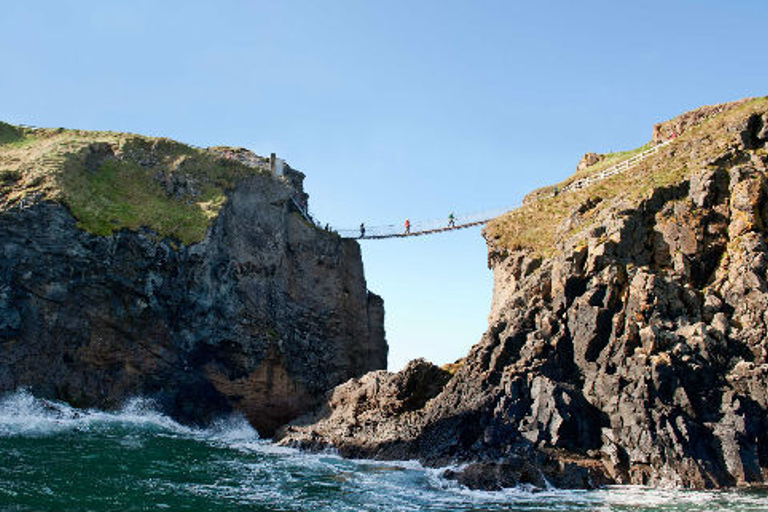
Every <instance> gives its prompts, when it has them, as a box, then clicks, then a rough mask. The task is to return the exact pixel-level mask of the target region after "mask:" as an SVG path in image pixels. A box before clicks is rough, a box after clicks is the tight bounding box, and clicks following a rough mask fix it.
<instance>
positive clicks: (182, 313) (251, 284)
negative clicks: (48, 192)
mask: <svg viewBox="0 0 768 512" xmlns="http://www.w3.org/2000/svg"><path fill="white" fill-rule="evenodd" d="M241 153H242V152H240V153H239V154H241ZM241 156H242V155H241ZM110 158H113V157H112V156H110ZM147 165H150V166H151V165H152V163H151V162H150V163H147ZM96 168H98V165H97V166H96ZM161 171H162V170H160V171H158V174H156V175H155V179H157V180H158V181H159V182H160V183H161V185H162V186H164V187H165V188H166V191H167V193H168V196H169V198H172V199H174V200H175V199H176V196H179V197H182V198H189V197H194V195H195V190H196V184H195V182H194V181H193V180H190V179H187V178H184V176H183V173H181V175H178V174H177V175H174V176H169V175H164V174H163V173H162V172H161ZM94 172H98V171H97V169H95V170H94ZM301 177H303V175H302V176H298V174H297V175H296V176H293V178H294V182H295V183H291V182H288V181H287V180H280V179H275V178H272V177H269V176H266V175H262V174H254V175H252V176H250V177H247V178H244V179H242V180H241V181H240V182H239V183H238V184H237V186H236V187H235V188H234V189H233V190H231V191H230V192H229V194H228V197H227V201H226V203H225V204H224V206H223V207H222V209H221V211H220V212H219V214H218V217H217V218H216V220H215V221H214V223H213V225H212V227H211V228H210V229H209V231H208V233H207V235H206V236H205V238H204V239H203V240H202V241H201V242H199V243H195V244H191V245H183V244H179V243H178V242H175V241H173V240H171V239H164V240H159V239H158V237H157V236H156V234H155V233H153V232H151V231H149V230H143V231H138V232H136V231H129V230H125V229H124V230H120V231H119V232H117V233H115V234H113V235H112V236H96V235H93V234H90V233H87V232H85V231H83V230H81V229H79V228H78V226H77V224H76V220H75V218H73V216H72V214H71V213H70V211H69V210H68V209H67V208H66V207H65V206H63V205H62V204H60V203H58V202H55V201H49V200H43V201H37V202H35V201H31V200H27V201H25V202H24V204H23V205H17V206H15V207H13V208H7V209H5V210H3V211H2V212H0V392H4V391H11V390H15V389H18V388H21V387H25V388H28V389H29V390H31V391H32V392H34V393H35V394H36V395H38V396H43V397H49V398H56V399H63V400H66V401H68V402H70V403H72V404H75V405H77V406H82V407H107V408H108V407H115V406H118V405H120V403H121V402H122V401H123V400H125V399H126V398H129V397H132V396H137V395H141V396H146V397H150V398H154V399H155V400H156V401H157V402H158V404H159V405H160V406H161V407H162V408H163V409H164V410H166V411H167V412H169V413H170V414H172V415H173V416H175V417H177V418H180V419H182V420H184V421H190V422H204V421H206V420H208V419H210V418H212V417H214V416H216V415H218V414H221V413H226V412H228V411H231V410H238V411H242V412H243V413H244V414H245V415H246V416H247V417H248V419H249V420H250V421H251V422H252V423H253V424H254V425H255V426H256V428H257V429H258V430H259V432H260V433H262V434H263V435H271V434H272V432H273V431H274V430H275V429H276V428H277V427H279V426H280V425H283V424H284V423H286V422H287V421H289V420H291V419H293V418H295V417H296V416H298V415H300V414H302V413H305V412H307V411H308V410H310V409H312V408H314V407H315V406H317V405H318V404H319V402H320V399H321V398H322V397H323V395H324V393H325V392H326V391H327V390H328V389H331V388H332V387H333V386H335V385H337V384H339V383H341V382H343V381H345V380H347V379H349V378H351V377H354V376H359V375H361V374H363V373H365V372H367V371H370V370H377V369H382V368H385V367H386V358H387V345H386V341H385V339H384V328H383V315H384V311H383V301H382V300H381V299H380V298H379V297H377V296H376V295H374V294H372V293H370V292H368V290H367V289H366V283H365V279H364V275H363V265H362V259H361V254H360V248H359V246H358V244H357V243H356V242H354V241H352V240H344V239H341V238H339V237H338V236H336V235H334V234H332V233H329V232H326V231H323V230H321V229H318V228H317V227H315V226H312V225H311V224H309V223H308V222H306V221H305V220H304V219H303V218H302V217H301V216H300V215H298V213H297V212H296V211H295V209H294V206H293V204H292V200H291V197H292V196H293V197H296V195H297V194H299V195H300V196H301V197H304V198H305V197H306V195H305V194H304V193H303V190H297V189H296V184H297V183H298V182H297V181H296V180H299V181H300V178H301ZM95 199H97V198H95Z"/></svg>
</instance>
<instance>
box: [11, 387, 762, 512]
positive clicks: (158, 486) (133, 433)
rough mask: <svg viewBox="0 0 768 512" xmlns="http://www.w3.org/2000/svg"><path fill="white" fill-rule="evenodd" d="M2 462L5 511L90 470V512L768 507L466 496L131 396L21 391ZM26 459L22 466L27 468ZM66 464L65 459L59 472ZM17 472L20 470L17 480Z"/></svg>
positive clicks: (718, 495)
mask: <svg viewBox="0 0 768 512" xmlns="http://www.w3.org/2000/svg"><path fill="white" fill-rule="evenodd" d="M58 436H62V438H61V439H60V438H59V437H58ZM4 445H5V448H3V446H4ZM3 450H5V451H3ZM18 454H23V455H24V456H23V457H18ZM3 457H5V458H6V466H8V468H6V469H8V471H6V472H5V473H3V468H2V467H0V512H4V511H5V510H8V509H4V508H3V507H2V504H3V503H4V501H3V500H4V499H6V500H8V499H13V500H16V501H18V500H20V499H24V498H25V497H26V498H28V499H29V503H32V504H35V507H32V508H29V509H23V508H22V509H13V510H43V509H45V510H58V509H62V508H56V507H59V505H61V504H63V503H66V502H67V501H66V500H68V499H69V500H71V499H72V496H71V495H69V494H67V493H71V492H72V491H71V489H72V488H73V482H74V483H75V484H77V483H81V484H82V486H81V487H82V488H84V489H89V490H90V489H91V486H93V485H94V484H93V473H92V472H91V470H93V471H96V472H97V473H98V474H101V475H102V478H101V482H100V484H99V485H100V487H94V488H93V490H92V492H91V491H89V492H90V494H84V495H83V496H82V498H81V499H82V500H86V501H87V500H90V501H87V502H88V503H92V504H93V506H92V507H91V508H92V509H93V510H114V505H115V503H117V502H114V500H115V499H118V498H116V497H115V496H124V499H125V505H126V506H127V505H129V504H131V503H135V502H137V500H149V501H151V502H152V503H153V508H164V507H168V506H170V507H174V506H175V507H177V508H190V507H192V508H194V507H198V509H201V508H200V507H201V506H202V505H201V504H205V506H204V507H202V509H221V510H241V509H242V510H246V509H250V507H253V506H267V505H268V506H269V507H272V509H279V510H301V511H310V510H311V511H313V512H316V511H318V512H319V511H328V512H331V511H333V512H360V511H374V510H375V511H380V510H393V511H405V510H409V511H411V510H412V511H420V510H453V511H471V510H472V511H476V510H484V511H502V510H514V511H534V510H536V511H549V510H564V511H575V510H603V511H619V510H636V509H642V510H647V511H651V510H652V511H673V510H681V509H684V510H686V511H687V512H704V511H709V510H713V509H720V510H727V511H729V512H755V511H758V510H765V504H766V502H768V495H766V494H764V493H762V494H749V493H747V494H745V493H734V492H694V491H682V490H675V489H643V488H639V487H623V488H609V489H604V490H600V491H566V490H555V489H547V490H544V491H537V490H533V489H530V488H522V487H521V488H517V489H508V490H505V491H499V492H482V491H472V490H469V489H466V488H464V487H461V486H460V485H458V484H457V483H456V482H453V481H448V480H446V479H444V478H443V477H442V474H443V471H444V469H443V470H440V469H427V468H424V467H422V466H421V465H420V464H418V463H416V462H413V461H411V462H402V461H401V462H382V461H370V460H347V459H342V458H340V457H338V456H336V455H333V454H328V453H323V454H307V453H302V452H299V451H297V450H293V449H289V448H282V447H278V446H276V445H274V444H273V443H271V442H269V441H267V440H262V439H259V436H258V434H257V433H256V431H255V430H254V429H253V428H252V427H251V426H250V424H249V423H248V422H247V421H246V420H245V418H243V417H242V416H240V415H233V416H230V417H228V418H221V419H220V420H218V421H216V422H214V423H213V424H211V425H210V426H209V427H207V428H204V429H202V428H192V427H187V426H184V425H182V424H180V423H178V422H176V421H174V420H173V419H171V418H169V417H168V416H166V415H164V414H162V413H161V412H159V409H158V407H157V405H156V404H155V403H154V402H153V401H152V400H148V399H143V398H136V399H133V400H130V401H128V402H126V403H125V405H124V406H123V407H121V408H120V409H119V410H116V411H112V412H107V411H99V410H95V409H89V410H79V409H76V408H74V407H71V406H70V405H68V404H65V403H63V402H59V401H54V400H46V399H41V398H36V397H34V396H33V395H32V394H31V393H30V392H28V391H24V390H22V391H17V392H14V393H11V394H8V395H5V396H3V397H0V458H3ZM14 457H15V458H14ZM25 460H28V461H30V464H29V465H27V466H25V465H24V464H25V462H24V461H25ZM85 460H87V461H88V462H87V464H86V465H84V464H83V461H85ZM67 461H69V463H70V466H69V467H68V469H66V470H65V469H62V467H61V465H62V463H66V462H67ZM14 465H15V466H14ZM86 466H87V467H86ZM49 468H55V469H50V471H49ZM94 468H98V469H94ZM121 468H123V469H121ZM110 472H111V476H109V477H107V476H105V475H109V474H110ZM20 474H24V475H25V476H24V478H23V479H21V480H20V479H19V476H18V475H20ZM110 479H111V480H110ZM22 480H23V481H22ZM84 482H87V484H86V483H84ZM110 486H111V487H110ZM75 487H76V485H75ZM47 489H53V490H54V491H53V494H54V495H56V496H59V498H60V500H63V501H51V503H54V504H55V505H56V506H53V505H52V506H51V508H47V509H46V508H44V507H41V506H40V504H41V502H40V501H35V500H39V499H40V498H39V496H41V495H43V494H44V492H46V490H47ZM59 498H56V499H59ZM120 499H123V498H120ZM51 500H54V498H51ZM105 500H106V501H105ZM110 500H112V501H110ZM86 501H83V502H86ZM102 502H103V503H102ZM120 503H121V504H123V503H122V502H120ZM102 505H103V506H102ZM100 507H101V508H100ZM110 507H112V508H110ZM241 507H242V508H241Z"/></svg>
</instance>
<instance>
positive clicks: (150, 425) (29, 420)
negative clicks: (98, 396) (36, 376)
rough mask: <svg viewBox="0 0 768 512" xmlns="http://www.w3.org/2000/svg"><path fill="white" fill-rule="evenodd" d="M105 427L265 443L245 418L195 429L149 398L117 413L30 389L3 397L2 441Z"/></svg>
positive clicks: (134, 401) (0, 402)
mask: <svg viewBox="0 0 768 512" xmlns="http://www.w3.org/2000/svg"><path fill="white" fill-rule="evenodd" d="M106 428H123V429H128V430H130V431H134V432H136V431H144V432H147V433H161V432H162V433H164V434H174V435H180V436H189V437H194V438H198V439H201V440H210V441H216V440H219V441H222V442H235V441H239V442H263V441H261V440H260V439H259V436H258V433H257V432H256V430H255V429H253V427H251V426H250V424H249V423H248V421H247V420H246V419H245V418H244V417H243V416H242V415H239V414H233V415H232V416H230V417H228V418H222V419H220V420H217V421H215V422H214V423H213V424H212V425H211V426H210V427H208V428H205V429H199V428H192V427H188V426H185V425H182V424H180V423H178V422H177V421H175V420H173V419H172V418H170V417H168V416H166V415H165V414H163V413H162V412H160V410H159V408H158V406H157V404H156V403H155V402H154V401H153V400H150V399H147V398H132V399H130V400H128V401H127V402H126V403H125V404H124V405H123V406H122V407H121V408H119V409H118V410H116V411H101V410H98V409H76V408H74V407H72V406H70V405H69V404H66V403H64V402H60V401H57V400H48V399H45V398H37V397H35V396H34V395H32V393H30V392H29V391H27V390H19V391H16V392H14V393H10V394H7V395H5V396H3V397H2V398H0V438H2V437H42V436H51V435H57V434H61V433H64V432H69V431H94V430H99V429H106Z"/></svg>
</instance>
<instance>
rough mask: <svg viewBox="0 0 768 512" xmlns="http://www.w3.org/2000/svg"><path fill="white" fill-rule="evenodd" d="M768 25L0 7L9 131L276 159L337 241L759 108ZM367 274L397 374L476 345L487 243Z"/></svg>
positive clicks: (570, 13) (767, 10)
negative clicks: (699, 118) (340, 231)
mask: <svg viewBox="0 0 768 512" xmlns="http://www.w3.org/2000/svg"><path fill="white" fill-rule="evenodd" d="M767 20H768V2H766V1H764V0H734V1H730V2H723V1H707V0H699V1H693V0H681V1H666V2H659V1H644V2H616V1H603V2H595V1H579V2H573V1H559V2H554V1H550V2H545V1H541V2H525V3H523V2H513V1H511V0H509V1H490V0H488V1H482V0H478V1H451V0H439V1H438V0H434V1H413V0H411V1H400V0H387V1H376V2H374V1H359V0H349V1H327V2H321V1H318V0H307V1H291V0H288V1H283V0H281V1H279V2H277V1H219V2H212V1H206V2H202V1H194V0H191V1H190V0H187V1H162V2H158V1H154V0H153V1H148V0H138V1H137V0H132V1H130V2H116V1H115V2H104V1H99V2H97V1H90V2H89V1H71V2H62V1H44V0H42V1H35V2H19V1H10V0H0V63H1V64H0V119H2V120H5V121H9V122H16V123H29V124H35V125H40V126H65V127H73V128H84V129H100V130H118V131H131V132H138V133H144V134H148V135H163V136H169V137H172V138H175V139H178V140H181V141H184V142H190V143H195V144H199V145H213V144H229V145H239V146H245V147H249V148H251V149H253V150H255V151H256V152H257V153H260V154H268V153H270V152H273V151H275V152H277V153H278V154H280V155H281V156H283V157H284V158H286V159H287V160H288V162H289V163H290V164H291V165H292V166H294V167H296V168H299V169H301V170H303V171H304V172H305V173H306V174H307V180H306V186H307V189H308V192H309V193H310V195H311V198H310V201H311V207H312V209H313V210H314V212H315V213H316V214H317V216H318V217H319V218H320V219H321V220H322V221H323V222H330V223H331V224H332V225H335V226H340V227H347V226H349V227H354V226H357V225H359V223H360V222H361V221H365V222H366V223H368V224H369V225H375V224H389V223H401V222H402V221H403V219H404V218H406V217H409V218H411V219H414V220H417V219H433V218H442V217H445V216H446V215H447V214H448V212H450V211H455V212H457V213H464V212H474V211H478V210H485V209H491V208H498V207H502V206H505V205H513V204H516V203H517V202H519V200H520V199H521V198H522V197H523V196H524V195H525V194H526V193H527V192H529V191H530V190H532V189H533V188H536V187H539V186H542V185H546V184H551V183H553V182H556V181H559V180H561V179H563V178H564V177H566V176H567V175H569V174H570V173H571V172H572V170H573V168H574V166H575V165H576V163H577V162H578V160H579V158H580V157H581V155H582V154H583V153H585V152H587V151H598V152H607V151H612V150H619V149H629V148H633V147H636V146H639V145H641V144H643V143H645V142H647V141H648V140H649V139H650V136H651V130H652V125H653V123H654V122H658V121H661V120H664V119H666V118H669V117H672V116H674V115H676V114H678V113H680V112H683V111H685V110H688V109H690V108H694V107H697V106H700V105H702V104H711V103H719V102H723V101H728V100H733V99H737V98H741V97H744V96H751V95H765V94H768V51H766V37H765V35H766V28H765V27H766V21H767ZM363 254H364V260H365V265H366V273H367V277H368V283H369V287H370V289H372V290H374V291H375V292H377V293H379V294H381V295H383V296H384V299H385V301H386V307H387V319H386V322H387V325H386V327H387V333H388V338H389V342H390V346H391V357H390V367H391V368H392V369H398V368H400V367H401V366H403V364H404V363H405V362H407V361H408V360H409V359H411V358H414V357H418V356H424V357H426V358H428V359H430V360H432V361H434V362H437V363H445V362H448V361H452V360H454V359H456V358H458V357H461V356H462V355H464V354H465V353H466V352H467V350H468V349H469V348H470V346H471V345H473V344H474V343H475V342H477V341H478V340H479V338H480V336H481V334H482V332H483V331H484V330H485V327H486V319H487V314H488V311H489V306H490V296H491V287H492V280H491V275H490V272H489V271H488V270H487V269H486V250H485V243H484V241H483V239H482V238H481V236H480V230H479V229H477V228H475V229H472V230H469V231H464V232H459V233H451V234H445V235H441V236H437V237H432V238H430V239H418V240H407V241H403V240H394V241H387V242H366V243H364V246H363Z"/></svg>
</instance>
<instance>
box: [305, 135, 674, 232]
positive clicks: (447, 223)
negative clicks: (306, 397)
mask: <svg viewBox="0 0 768 512" xmlns="http://www.w3.org/2000/svg"><path fill="white" fill-rule="evenodd" d="M674 140H675V139H674V138H671V139H669V140H667V141H664V142H662V143H660V144H657V145H655V146H653V147H651V148H648V149H646V150H645V151H643V152H642V153H638V154H637V155H634V156H632V157H630V158H628V159H626V160H623V161H621V162H619V163H617V164H615V165H612V166H611V167H608V168H606V169H603V170H602V171H600V172H599V173H596V174H593V175H591V176H586V177H584V178H581V179H578V180H575V181H573V182H571V183H569V184H568V185H566V186H565V187H563V188H562V189H561V190H559V191H556V192H554V193H556V194H563V193H567V192H571V191H574V190H580V189H583V188H586V187H588V186H590V185H592V184H594V183H597V182H598V181H602V180H604V179H606V178H610V177H611V176H615V175H617V174H621V173H623V172H625V171H627V170H629V169H631V168H633V167H634V166H636V165H637V164H638V163H640V162H642V161H643V160H645V159H647V158H648V157H650V156H652V155H655V154H656V153H657V152H658V151H659V150H660V149H661V148H663V147H664V146H666V145H667V144H669V143H671V142H672V141H674ZM555 190H556V189H555ZM294 203H295V205H296V207H297V208H298V209H299V211H300V212H301V213H302V215H304V217H305V218H306V219H307V220H308V221H309V222H312V223H316V222H315V221H314V219H313V217H312V215H311V214H310V213H309V212H308V211H306V210H303V209H302V208H300V207H299V203H298V202H297V201H295V200H294ZM520 206H522V205H521V204H515V205H513V206H510V207H507V208H499V209H496V210H490V211H485V212H480V213H474V214H470V215H456V214H453V213H452V214H451V216H453V222H451V220H450V218H449V217H448V216H446V217H445V218H444V219H440V220H428V221H410V229H406V226H405V221H403V223H402V224H387V225H381V226H367V225H366V226H365V231H362V230H361V228H357V229H337V228H333V227H331V226H326V227H327V228H328V229H330V230H332V231H334V232H336V233H338V234H340V235H341V236H342V237H344V238H356V239H358V240H384V239H386V238H408V237H415V236H425V235H434V234H437V233H445V232H447V231H455V230H458V229H466V228H471V227H473V226H480V225H483V224H486V223H487V222H489V221H490V220H492V219H494V218H496V217H498V216H499V215H502V214H504V213H506V212H508V211H511V210H514V209H516V208H519V207H520Z"/></svg>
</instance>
